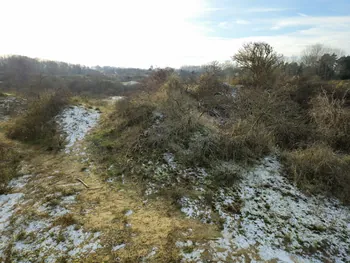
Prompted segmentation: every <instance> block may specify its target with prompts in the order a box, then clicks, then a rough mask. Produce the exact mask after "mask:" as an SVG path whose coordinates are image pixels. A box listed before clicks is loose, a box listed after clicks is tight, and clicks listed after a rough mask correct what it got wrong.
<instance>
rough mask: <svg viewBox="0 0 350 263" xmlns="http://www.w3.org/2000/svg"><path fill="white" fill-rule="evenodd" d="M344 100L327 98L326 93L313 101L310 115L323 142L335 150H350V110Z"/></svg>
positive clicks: (332, 96)
mask: <svg viewBox="0 0 350 263" xmlns="http://www.w3.org/2000/svg"><path fill="white" fill-rule="evenodd" d="M345 96H346V93H345V94H344V96H343V99H336V98H334V94H332V95H330V96H327V94H326V92H325V91H324V92H323V93H322V94H319V95H318V96H316V97H315V98H313V99H312V101H311V105H312V108H311V110H310V115H311V117H312V119H313V121H314V122H315V123H316V127H317V133H318V136H319V137H320V139H321V140H323V141H325V142H327V143H328V144H329V145H332V146H333V147H334V148H335V149H341V150H345V151H348V150H349V149H350V109H349V108H346V107H345Z"/></svg>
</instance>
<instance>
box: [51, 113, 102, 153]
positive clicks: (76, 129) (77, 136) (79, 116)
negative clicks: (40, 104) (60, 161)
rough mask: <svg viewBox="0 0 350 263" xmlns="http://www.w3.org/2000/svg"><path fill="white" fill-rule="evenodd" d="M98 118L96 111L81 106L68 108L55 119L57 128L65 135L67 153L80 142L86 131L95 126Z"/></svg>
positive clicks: (98, 114)
mask: <svg viewBox="0 0 350 263" xmlns="http://www.w3.org/2000/svg"><path fill="white" fill-rule="evenodd" d="M99 117H100V113H99V112H98V111H96V110H92V109H86V108H85V107H82V106H71V107H68V108H66V109H64V110H63V111H62V112H61V114H59V115H58V116H57V117H56V120H57V122H58V124H59V126H60V127H61V129H62V130H63V132H64V133H65V135H66V140H67V145H66V152H67V153H69V152H70V148H72V146H73V145H74V143H75V142H76V141H80V140H82V139H83V138H84V137H85V135H86V134H87V133H88V131H89V130H90V129H91V128H93V127H94V126H95V125H96V124H97V122H98V119H99Z"/></svg>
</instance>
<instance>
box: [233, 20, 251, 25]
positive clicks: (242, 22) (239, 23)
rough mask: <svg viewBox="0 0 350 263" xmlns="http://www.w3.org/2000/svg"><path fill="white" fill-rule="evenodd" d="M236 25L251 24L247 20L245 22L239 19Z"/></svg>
mask: <svg viewBox="0 0 350 263" xmlns="http://www.w3.org/2000/svg"><path fill="white" fill-rule="evenodd" d="M236 24H238V25H249V24H250V22H249V21H247V20H243V19H237V20H236Z"/></svg>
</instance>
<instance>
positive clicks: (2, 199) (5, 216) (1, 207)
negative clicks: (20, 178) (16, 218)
mask: <svg viewBox="0 0 350 263" xmlns="http://www.w3.org/2000/svg"><path fill="white" fill-rule="evenodd" d="M23 196H24V195H23V194H21V193H18V194H7V195H0V234H1V231H4V230H5V229H6V227H7V226H8V225H9V220H10V218H11V217H12V215H13V214H14V212H16V205H17V204H18V203H19V201H20V199H21V198H22V197H23Z"/></svg>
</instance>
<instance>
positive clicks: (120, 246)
mask: <svg viewBox="0 0 350 263" xmlns="http://www.w3.org/2000/svg"><path fill="white" fill-rule="evenodd" d="M125 246H126V245H125V244H120V245H117V246H114V247H113V248H112V251H118V250H119V249H122V248H125Z"/></svg>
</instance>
